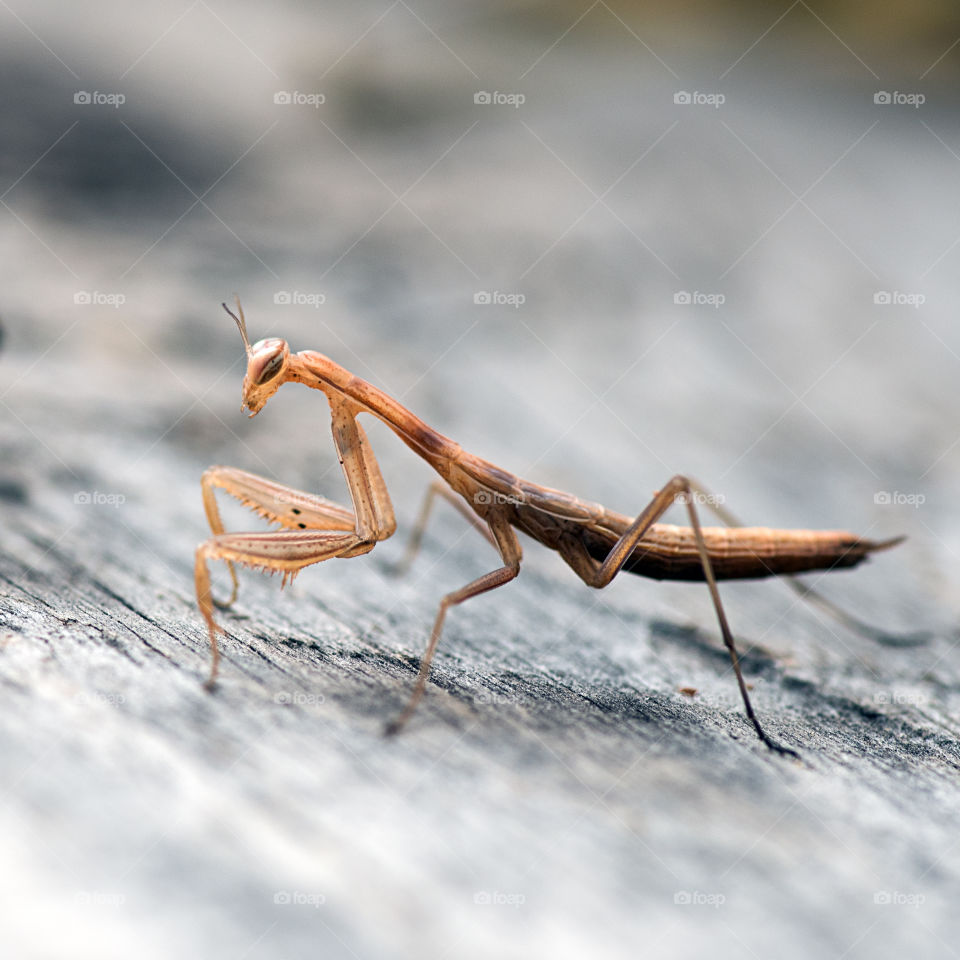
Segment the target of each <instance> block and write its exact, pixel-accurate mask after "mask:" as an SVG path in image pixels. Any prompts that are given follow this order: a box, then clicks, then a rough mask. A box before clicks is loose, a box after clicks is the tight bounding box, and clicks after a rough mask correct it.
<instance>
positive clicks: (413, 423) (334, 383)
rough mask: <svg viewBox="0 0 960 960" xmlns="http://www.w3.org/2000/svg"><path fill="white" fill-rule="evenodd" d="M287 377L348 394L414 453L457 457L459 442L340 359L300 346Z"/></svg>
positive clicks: (437, 458)
mask: <svg viewBox="0 0 960 960" xmlns="http://www.w3.org/2000/svg"><path fill="white" fill-rule="evenodd" d="M288 363H289V371H288V373H287V379H289V380H293V381H296V382H299V383H304V384H306V385H307V386H308V387H314V388H315V389H318V390H322V391H323V392H324V393H326V394H327V395H328V396H338V397H341V398H342V397H347V398H349V399H350V400H352V401H353V402H354V403H355V404H356V405H357V412H358V413H359V412H361V411H363V412H367V413H370V414H372V415H373V416H375V417H376V418H377V419H378V420H382V421H383V422H384V423H385V424H386V425H387V426H388V427H390V429H391V430H393V432H394V433H396V434H397V436H398V437H400V439H401V440H403V442H404V443H406V444H407V446H408V447H410V448H411V449H412V450H413V451H414V452H415V453H417V454H419V455H420V456H421V457H424V458H425V459H427V460H429V461H430V462H431V463H433V464H434V465H435V466H436V465H437V463H438V462H439V461H444V460H447V461H449V460H456V459H457V457H458V456H459V454H460V445H459V444H458V443H454V441H453V440H450V439H449V438H448V437H445V436H443V434H441V433H438V432H437V431H436V430H434V429H433V427H431V426H430V425H429V424H426V423H424V422H423V420H421V419H420V418H419V417H417V416H415V415H414V414H412V413H411V412H410V411H409V410H408V409H407V408H406V407H405V406H403V405H402V404H400V403H398V402H397V401H396V400H394V399H393V397H391V396H390V395H389V394H386V393H384V392H383V391H382V390H380V389H378V388H377V387H375V386H374V385H373V384H372V383H368V382H367V381H366V380H363V379H361V378H360V377H358V376H355V375H354V374H352V373H351V372H350V371H349V370H347V369H346V368H345V367H341V366H340V364H339V363H336V362H335V361H333V360H331V359H330V358H329V357H327V356H324V355H323V354H322V353H317V352H316V351H314V350H302V351H301V352H300V353H296V354H292V355H291V356H290V358H289V360H288Z"/></svg>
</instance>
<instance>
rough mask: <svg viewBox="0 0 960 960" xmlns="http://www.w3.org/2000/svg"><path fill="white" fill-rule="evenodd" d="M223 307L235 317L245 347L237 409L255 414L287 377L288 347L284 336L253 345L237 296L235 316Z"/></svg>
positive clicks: (227, 308)
mask: <svg viewBox="0 0 960 960" xmlns="http://www.w3.org/2000/svg"><path fill="white" fill-rule="evenodd" d="M221 306H222V307H223V309H224V310H226V311H227V313H229V314H230V316H231V317H233V319H234V320H235V321H236V324H237V329H238V330H239V331H240V336H241V337H243V345H244V347H245V348H246V351H247V373H246V376H244V378H243V400H242V402H241V404H240V409H241V410H243V409H244V407H246V409H247V410H249V411H250V416H251V417H255V416H256V415H257V414H258V413H259V412H260V411H261V410H262V409H263V405H264V404H265V403H266V402H267V401H268V400H269V399H270V398H271V397H272V396H273V395H274V394H275V393H276V392H277V388H278V387H279V386H280V385H281V384H282V383H284V382H286V380H287V377H286V373H287V369H286V368H287V365H288V364H287V361H288V359H289V357H290V348H289V347H288V346H287V341H286V340H280V339H279V338H278V337H270V338H269V339H267V340H258V341H257V342H256V343H255V344H253V346H251V345H250V340H249V338H248V337H247V321H246V318H245V317H244V315H243V307H241V306H240V300H239V299H238V300H237V313H239V314H240V316H237V314H236V313H234V312H233V311H232V310H231V309H230V308H229V307H228V306H227V305H226V304H225V303H223V304H221Z"/></svg>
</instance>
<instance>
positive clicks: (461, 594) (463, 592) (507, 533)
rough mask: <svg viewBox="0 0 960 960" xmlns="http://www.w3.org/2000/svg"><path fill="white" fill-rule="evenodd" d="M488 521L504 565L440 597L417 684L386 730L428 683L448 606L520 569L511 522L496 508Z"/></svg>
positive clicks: (402, 719)
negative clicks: (497, 511) (401, 709)
mask: <svg viewBox="0 0 960 960" xmlns="http://www.w3.org/2000/svg"><path fill="white" fill-rule="evenodd" d="M487 523H488V525H489V528H490V533H491V534H492V535H493V539H494V542H495V543H496V545H497V549H498V550H499V551H500V557H501V559H502V560H503V566H502V567H499V568H497V569H496V570H491V571H490V573H487V574H485V575H484V576H482V577H478V578H477V579H476V580H473V581H472V582H470V583H468V584H467V585H466V586H465V587H461V588H460V589H459V590H454V591H453V592H452V593H448V594H447V595H446V596H445V597H444V598H443V599H442V600H441V601H440V607H439V609H438V610H437V617H436V620H434V623H433V630H432V631H431V633H430V641H429V643H428V644H427V650H426V653H424V655H423V659H422V660H421V661H420V672H419V673H418V674H417V683H416V686H415V687H414V688H413V693H412V694H411V695H410V700H409V701H408V703H407V705H406V707H405V708H404V710H403V713H401V714H400V716H399V717H397V719H396V720H394V721H392V722H391V723H389V724H388V725H387V733H388V734H393V733H397V732H398V731H399V730H400V729H401V727H403V725H404V724H405V723H406V722H407V721H408V720H409V719H410V717H411V716H412V714H413V711H414V710H415V709H416V707H417V704H418V703H419V702H420V698H421V697H422V696H423V691H424V688H425V687H426V685H427V678H428V677H429V675H430V663H431V662H432V660H433V655H434V653H435V652H436V649H437V643H438V641H439V640H440V634H441V633H442V632H443V621H444V619H445V618H446V615H447V610H449V609H450V607H452V606H455V605H456V604H458V603H463V602H464V600H469V599H470V598H471V597H476V596H478V595H479V594H481V593H486V592H487V591H488V590H494V589H496V588H497V587H502V586H503V585H504V584H505V583H509V582H510V581H511V580H513V579H514V577H516V575H517V574H518V573H519V572H520V561H521V559H523V551H522V550H521V548H520V541H519V540H517V535H516V534H515V533H514V532H513V528H512V527H511V526H510V523H509V522H508V521H507V520H506V518H505V517H503V516H502V515H500V514H498V513H496V512H493V513H491V514H490V515H488V516H487Z"/></svg>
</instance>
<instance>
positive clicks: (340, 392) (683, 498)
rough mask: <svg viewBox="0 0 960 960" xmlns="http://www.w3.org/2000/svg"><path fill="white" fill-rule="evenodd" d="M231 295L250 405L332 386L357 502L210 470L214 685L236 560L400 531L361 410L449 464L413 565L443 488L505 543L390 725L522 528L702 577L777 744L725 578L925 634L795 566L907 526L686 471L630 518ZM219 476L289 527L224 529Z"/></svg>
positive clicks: (603, 560)
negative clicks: (499, 450) (700, 479)
mask: <svg viewBox="0 0 960 960" xmlns="http://www.w3.org/2000/svg"><path fill="white" fill-rule="evenodd" d="M222 306H223V309H224V310H226V312H227V313H228V314H229V315H230V316H231V317H232V318H233V319H234V321H235V322H236V325H237V328H238V329H239V331H240V335H241V337H242V338H243V345H244V348H245V350H246V354H247V370H246V374H245V376H244V380H243V390H242V405H241V409H243V408H246V409H247V410H248V411H249V415H250V416H251V417H253V416H256V415H257V414H258V413H259V412H260V411H261V410H262V409H263V407H264V405H265V404H266V403H267V401H268V400H269V399H270V398H271V397H272V396H273V394H274V393H276V391H277V390H278V389H279V388H280V387H281V386H282V385H283V384H285V383H302V384H305V385H306V386H308V387H312V388H313V389H316V390H319V391H320V392H321V393H323V394H324V396H325V397H326V399H327V402H328V404H329V406H330V413H331V418H332V432H333V442H334V446H335V448H336V450H337V454H338V456H339V459H340V463H341V464H342V466H343V473H344V476H345V478H346V482H347V486H348V488H349V491H350V498H351V501H352V509H350V508H348V507H345V506H341V505H340V504H337V503H334V502H333V501H330V500H327V499H326V498H325V497H322V496H319V495H316V494H312V493H305V492H302V491H299V490H294V489H293V488H291V487H287V486H284V485H282V484H279V483H276V482H274V481H272V480H267V479H265V478H263V477H259V476H256V475H255V474H252V473H248V472H246V471H244V470H239V469H236V468H234V467H226V466H215V467H210V468H209V469H208V470H207V471H206V472H205V473H204V474H203V477H202V480H201V487H202V492H203V504H204V509H205V512H206V516H207V520H208V521H209V524H210V529H211V532H212V534H213V535H212V536H211V537H210V538H209V539H208V540H206V541H204V542H203V543H202V544H200V546H199V547H198V548H197V551H196V563H195V571H194V575H195V585H196V592H197V603H198V606H199V609H200V613H201V614H202V616H203V618H204V620H205V621H206V625H207V628H208V631H209V636H210V647H211V664H210V675H209V678H208V680H207V687H208V688H212V686H213V684H214V683H215V681H216V678H217V673H218V669H219V664H220V650H219V645H218V642H217V634H218V633H220V632H222V627H220V625H219V624H218V623H217V622H216V619H215V618H214V607H215V606H216V607H219V608H221V609H226V608H228V607H229V606H230V605H231V604H233V602H234V601H235V600H236V598H237V590H238V581H237V574H236V569H235V565H236V564H241V565H243V566H246V567H250V568H253V569H256V570H262V571H266V572H270V573H278V572H279V573H281V574H282V575H283V577H282V583H283V585H286V584H287V583H289V582H290V581H291V580H293V578H294V577H295V576H296V575H297V574H298V573H299V572H300V571H301V570H302V569H303V568H304V567H307V566H310V565H311V564H314V563H319V562H321V561H323V560H330V559H332V558H334V557H339V558H348V557H359V556H363V555H364V554H367V553H369V552H370V551H371V550H373V548H374V547H375V546H376V545H377V543H379V542H380V541H382V540H386V539H387V538H388V537H390V536H392V535H393V533H394V532H395V530H396V526H397V524H396V520H395V517H394V512H393V506H392V505H391V502H390V496H389V494H388V492H387V487H386V484H385V483H384V480H383V476H382V475H381V473H380V467H379V465H378V464H377V460H376V458H375V456H374V454H373V450H372V449H371V447H370V444H369V441H368V440H367V436H366V434H365V433H364V430H363V428H362V427H361V426H360V424H359V423H358V422H357V418H358V417H359V416H360V415H361V414H369V415H371V416H373V417H376V418H377V419H378V420H380V421H382V422H383V423H385V424H386V425H387V426H388V427H389V428H390V429H391V430H392V431H393V432H394V433H395V434H396V435H397V436H398V437H399V438H400V439H401V440H402V441H403V442H404V443H405V444H406V445H407V446H408V447H409V448H410V449H411V450H412V451H413V452H414V453H415V454H417V456H419V457H421V458H423V459H424V460H425V461H426V462H427V463H428V464H429V465H430V466H431V467H432V468H433V469H434V470H435V471H436V472H437V474H438V475H439V479H438V480H435V481H434V482H433V483H432V484H431V485H430V487H429V489H428V491H427V496H426V499H425V500H424V504H423V508H422V510H421V513H420V517H419V520H418V522H417V525H416V527H415V528H414V532H413V535H412V536H411V539H410V544H409V548H408V551H407V555H406V557H405V559H404V561H403V562H401V564H400V565H399V566H400V567H401V568H406V566H408V565H409V562H410V561H411V560H412V558H413V556H414V554H415V553H416V552H417V550H418V548H419V546H420V542H421V538H422V534H423V530H424V528H425V525H426V522H427V518H428V516H429V513H430V510H431V506H432V504H433V502H434V500H435V498H436V497H437V496H440V497H442V498H444V499H446V500H448V501H449V502H450V503H451V504H452V505H453V506H454V507H455V508H456V509H457V510H458V511H459V512H460V513H461V514H462V515H463V516H464V517H465V518H466V519H467V520H468V521H469V522H470V523H471V524H472V525H473V526H474V527H476V528H477V530H478V531H479V532H480V533H481V534H482V535H483V536H484V537H485V538H486V539H487V540H488V542H489V543H490V544H491V545H492V546H493V547H494V548H495V549H496V551H497V552H498V553H499V555H500V564H499V566H497V567H496V568H495V569H493V570H491V571H490V572H489V573H486V574H484V575H483V576H481V577H478V578H477V579H475V580H473V581H471V582H470V583H468V584H467V585H466V586H464V587H461V588H460V589H458V590H454V591H452V592H451V593H447V594H446V595H445V596H444V597H443V598H442V599H441V600H440V605H439V608H438V610H437V615H436V619H435V620H434V624H433V629H432V631H431V633H430V637H429V640H428V642H427V647H426V652H425V654H424V656H423V658H422V660H421V662H420V670H419V673H418V675H417V679H416V682H415V684H414V687H413V690H412V692H411V694H410V698H409V700H408V702H407V705H406V707H405V708H404V710H403V711H402V713H401V714H400V715H399V716H398V717H397V718H396V719H395V720H393V721H392V722H391V723H390V724H389V725H388V727H387V732H388V733H396V732H398V731H399V730H400V729H401V728H402V727H403V726H404V725H405V724H406V722H407V721H408V720H409V719H410V717H411V716H412V715H413V713H414V710H415V709H416V707H417V704H418V703H419V702H420V699H421V698H422V697H423V694H424V690H425V688H426V684H427V679H428V677H429V675H430V664H431V662H432V660H433V656H434V653H435V652H436V649H437V644H438V642H439V640H440V635H441V633H442V631H443V625H444V621H445V619H446V615H447V612H448V610H449V609H450V607H453V606H456V605H458V604H461V603H463V602H464V601H466V600H469V599H470V598H471V597H476V596H479V595H480V594H482V593H486V592H488V591H490V590H495V589H497V588H498V587H502V586H503V585H504V584H507V583H509V582H510V581H511V580H513V579H514V578H515V577H516V576H517V575H518V574H519V572H520V562H521V559H522V550H521V546H520V542H519V540H518V538H517V531H520V532H522V533H524V534H526V535H527V536H529V537H531V538H532V539H534V540H536V541H537V542H539V543H541V544H542V545H543V546H545V547H548V548H549V549H551V550H556V551H557V552H558V553H559V554H560V556H561V557H562V558H563V560H564V561H566V563H567V564H568V565H569V566H570V567H571V568H572V570H573V571H574V573H575V574H576V575H577V576H578V577H580V579H581V580H582V581H583V582H584V583H586V584H587V585H589V586H591V587H595V588H597V589H599V588H602V587H605V586H607V584H609V583H610V581H611V580H613V578H614V577H615V576H616V575H617V574H618V573H619V572H621V571H626V572H628V573H633V574H638V575H640V576H644V577H651V578H653V579H657V580H688V581H702V582H705V583H706V585H707V588H708V590H709V592H710V597H711V599H712V602H713V608H714V611H715V613H716V616H717V620H718V623H719V626H720V632H721V634H722V636H723V641H724V644H725V646H726V648H727V650H728V652H729V654H730V660H731V663H732V665H733V671H734V674H735V675H736V680H737V685H738V687H739V690H740V696H741V699H742V700H743V705H744V709H745V712H746V716H747V718H748V719H749V721H750V723H751V724H752V725H753V728H754V730H755V731H756V734H757V736H758V737H759V738H760V741H761V742H762V743H763V744H765V745H766V746H767V747H768V748H770V749H771V750H772V751H775V752H777V753H780V754H785V755H788V756H794V757H796V756H799V755H798V754H797V752H796V751H795V750H793V749H791V748H790V747H786V746H783V745H782V744H780V743H778V742H777V741H776V740H774V739H772V738H771V737H769V736H768V735H767V733H766V732H765V731H764V729H763V726H762V725H761V723H760V721H759V719H758V717H757V715H756V713H755V712H754V709H753V705H752V703H751V701H750V695H749V693H748V688H747V684H746V682H745V681H744V678H743V673H742V671H741V668H740V658H739V655H738V653H737V648H736V644H735V642H734V637H733V633H732V631H731V630H730V626H729V624H728V622H727V617H726V613H725V612H724V608H723V603H722V602H721V600H720V592H719V590H718V588H717V582H718V581H719V580H734V579H748V578H761V577H770V576H785V577H787V579H788V582H789V583H790V584H791V586H793V587H794V589H796V590H797V591H798V592H799V593H800V594H801V595H802V596H804V597H805V598H806V599H810V600H813V601H815V602H818V603H820V604H822V605H824V606H826V607H827V609H829V610H830V611H831V612H832V613H833V614H834V615H836V616H838V617H839V618H840V619H841V620H842V621H843V622H844V623H845V624H846V625H847V626H848V627H850V628H851V629H854V630H858V631H860V632H862V633H865V634H867V635H870V636H873V637H874V638H875V639H878V640H880V641H881V642H886V643H891V644H911V643H915V642H919V639H918V638H917V637H911V638H903V639H899V638H896V637H894V636H893V635H890V634H886V633H883V632H881V631H878V630H875V629H874V628H871V627H869V626H867V625H866V624H864V623H862V622H861V621H859V620H857V619H855V618H853V617H852V616H850V615H849V614H846V613H844V612H843V611H842V610H839V609H838V608H836V607H834V606H833V605H832V604H831V603H830V602H829V601H827V600H826V599H825V598H823V597H821V596H819V595H818V594H816V593H814V592H813V591H812V590H811V589H810V588H809V587H806V586H803V585H801V584H799V583H797V582H796V581H793V580H791V579H789V576H788V575H790V574H795V573H800V572H803V571H811V570H834V569H838V568H843V567H854V566H856V565H857V564H859V563H860V562H861V561H863V560H864V559H865V558H866V557H867V556H868V555H869V554H872V553H876V552H877V551H880V550H886V549H888V548H890V547H893V546H895V545H896V544H898V543H900V542H901V541H902V540H903V539H904V538H903V537H894V538H891V539H888V540H868V539H864V538H862V537H858V536H855V535H854V534H852V533H847V532H846V531H839V530H823V531H820V530H772V529H768V528H765V527H741V526H739V525H738V524H737V522H736V520H735V519H734V518H733V517H732V515H731V514H729V513H728V512H727V511H726V510H725V509H723V508H722V507H718V506H715V505H712V503H711V501H710V499H709V498H707V497H705V494H704V491H703V490H702V488H700V487H699V486H698V485H696V484H694V483H693V482H692V481H690V480H689V479H688V478H686V477H684V476H682V475H679V474H678V475H676V476H673V477H671V478H670V479H669V480H668V481H667V482H666V483H665V484H664V485H663V487H662V488H661V489H660V490H658V491H657V492H656V493H655V494H654V496H653V499H652V500H651V501H650V503H648V504H647V506H646V507H645V508H644V509H643V510H642V511H641V512H640V513H639V514H638V515H637V516H636V517H635V518H633V519H631V518H630V517H628V516H625V515H623V514H619V513H615V512H613V511H611V510H608V509H606V508H605V507H602V506H601V505H600V504H598V503H591V502H589V501H585V500H580V499H578V498H577V497H574V496H572V495H571V494H568V493H564V492H562V491H560V490H554V489H551V488H549V487H543V486H540V485H539V484H536V483H531V482H529V481H527V480H523V479H521V478H520V477H517V476H515V475H514V474H512V473H509V472H507V471H506V470H503V469H501V468H500V467H497V466H495V465H494V464H492V463H489V462H488V461H486V460H482V459H481V458H480V457H477V456H474V455H473V454H471V453H468V452H467V451H466V450H464V449H463V448H462V447H460V446H459V444H457V443H454V442H453V441H452V440H449V439H448V438H447V437H445V436H443V435H442V434H440V433H438V432H437V431H436V430H434V429H433V428H432V427H430V426H428V425H427V424H426V423H424V422H423V421H422V420H420V419H419V418H418V417H416V416H415V415H414V414H413V413H411V412H410V411H409V410H407V409H406V408H405V407H403V406H401V404H400V403H398V402H397V401H396V400H394V399H393V398H392V397H390V396H389V395H388V394H386V393H385V392H383V391H382V390H380V389H378V388H377V387H375V386H373V385H372V384H370V383H367V382H366V381H364V380H361V379H360V378H359V377H357V376H355V375H354V374H352V373H351V372H350V371H349V370H346V369H345V368H344V367H342V366H340V365H339V364H338V363H336V362H335V361H333V360H331V359H330V358H329V357H326V356H324V355H323V354H321V353H317V352H315V351H313V350H304V351H302V352H300V353H291V352H290V348H289V346H288V345H287V343H286V341H284V340H281V339H278V338H269V339H265V340H260V341H258V342H256V343H254V344H252V345H251V343H250V340H249V338H248V336H247V325H246V318H245V317H244V314H243V308H242V307H241V305H240V301H239V299H238V300H237V302H236V306H237V312H236V313H234V312H233V311H232V310H230V308H229V307H227V305H226V304H222ZM217 488H220V489H222V490H224V491H225V492H226V493H228V494H230V495H231V496H233V497H235V498H237V499H238V500H239V501H240V502H241V503H242V504H243V505H244V506H246V507H249V508H251V509H252V510H254V511H255V512H256V513H258V514H259V515H260V516H261V517H263V518H265V519H266V520H268V521H271V522H272V523H274V524H276V525H278V526H279V527H280V528H281V529H273V530H268V531H263V532H255V533H227V532H226V531H225V530H224V526H223V522H222V520H221V518H220V512H219V509H218V506H217V500H216V496H215V490H216V489H217ZM697 499H701V500H705V502H707V503H708V504H709V505H710V508H711V509H712V510H713V511H714V512H715V513H717V514H718V516H719V517H720V519H721V520H723V521H724V523H726V524H727V526H725V527H704V526H701V523H700V518H699V515H698V513H697V508H696V501H697ZM674 503H679V504H681V505H683V506H685V507H686V511H687V514H688V517H689V521H690V525H689V526H688V527H680V526H674V525H671V524H663V523H658V520H659V519H660V517H661V516H662V515H663V514H664V513H665V512H666V511H667V510H668V509H669V508H670V507H671V506H672V505H673V504H674ZM210 560H223V561H225V562H226V564H227V568H228V569H229V571H230V577H231V580H232V584H233V589H232V593H231V595H230V598H229V600H227V601H226V602H225V603H224V602H217V601H215V600H214V599H213V596H212V592H211V583H210V571H209V567H208V561H210Z"/></svg>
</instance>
